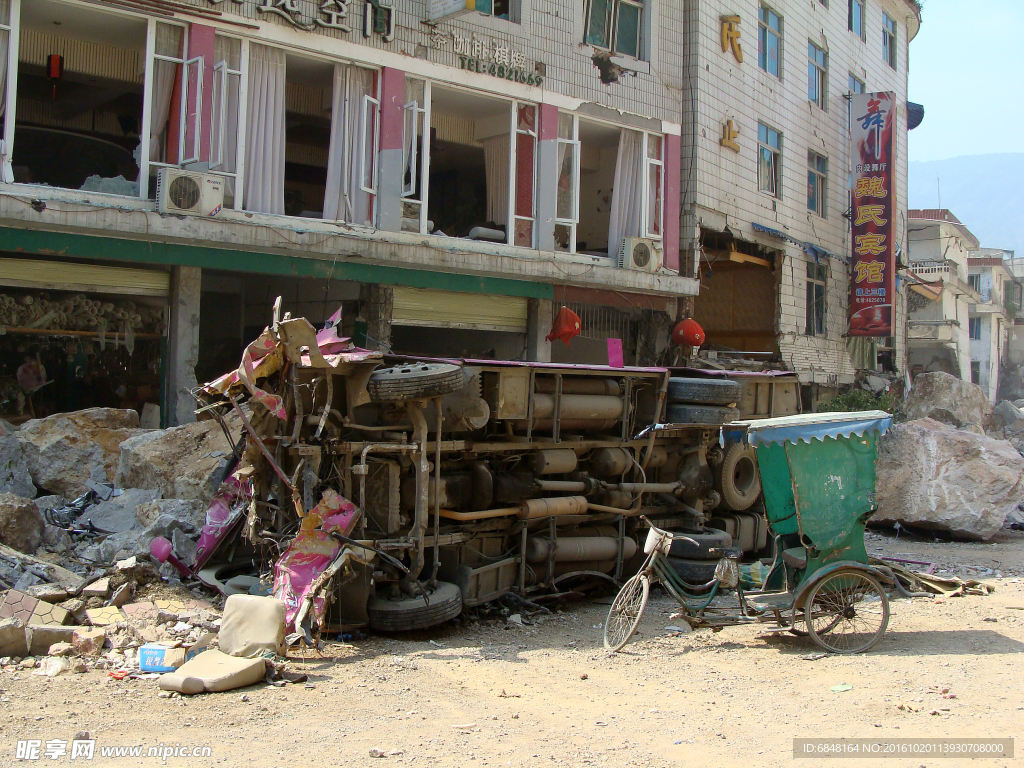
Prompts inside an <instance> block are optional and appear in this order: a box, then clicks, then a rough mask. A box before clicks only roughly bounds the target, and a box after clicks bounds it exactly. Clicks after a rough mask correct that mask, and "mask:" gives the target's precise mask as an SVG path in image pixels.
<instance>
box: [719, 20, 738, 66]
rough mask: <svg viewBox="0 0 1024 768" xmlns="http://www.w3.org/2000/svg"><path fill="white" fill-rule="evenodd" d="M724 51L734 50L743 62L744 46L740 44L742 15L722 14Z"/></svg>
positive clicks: (734, 54)
mask: <svg viewBox="0 0 1024 768" xmlns="http://www.w3.org/2000/svg"><path fill="white" fill-rule="evenodd" d="M721 22H722V53H725V52H726V51H728V50H732V55H733V56H734V57H735V58H736V61H738V62H739V63H740V64H742V63H743V46H741V45H740V29H739V27H740V17H739V16H722V17H721Z"/></svg>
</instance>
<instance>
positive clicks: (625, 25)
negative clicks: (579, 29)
mask: <svg viewBox="0 0 1024 768" xmlns="http://www.w3.org/2000/svg"><path fill="white" fill-rule="evenodd" d="M643 13H644V3H643V2H637V0H590V1H589V3H588V4H587V9H586V24H587V29H586V32H585V33H584V38H583V39H584V40H585V41H586V42H587V43H589V44H590V45H593V46H595V47H597V48H604V49H605V50H609V51H612V52H614V53H621V54H624V55H626V56H632V57H633V58H634V59H639V58H641V57H642V55H643V48H642V45H641V43H642V39H643Z"/></svg>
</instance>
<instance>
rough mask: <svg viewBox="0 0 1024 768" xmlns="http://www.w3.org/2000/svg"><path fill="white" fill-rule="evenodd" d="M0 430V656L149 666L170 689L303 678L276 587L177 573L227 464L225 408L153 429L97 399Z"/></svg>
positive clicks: (147, 673) (27, 665)
mask: <svg viewBox="0 0 1024 768" xmlns="http://www.w3.org/2000/svg"><path fill="white" fill-rule="evenodd" d="M224 426H225V427H226V428H227V429H230V428H231V427H232V426H234V427H236V428H237V429H236V431H240V426H239V424H238V422H237V419H234V420H233V419H225V420H224ZM0 433H2V434H0V589H2V590H3V592H0V598H2V599H0V667H3V668H4V669H24V670H30V671H31V672H32V674H37V675H43V676H47V677H54V676H57V675H60V674H64V673H74V672H86V671H88V670H105V671H107V672H108V674H109V675H111V676H112V677H114V678H116V679H124V678H126V677H133V678H143V679H146V678H153V679H158V680H159V685H160V687H161V688H162V689H164V690H165V691H167V693H165V694H163V695H178V694H179V693H185V694H194V693H199V692H202V691H215V690H227V689H229V688H235V687H240V686H243V685H250V684H252V683H253V682H258V681H260V680H264V679H265V680H267V682H271V683H273V684H276V685H283V684H285V682H286V681H290V682H297V681H299V680H300V679H304V678H303V677H302V676H300V675H295V674H292V673H290V672H288V670H287V665H286V663H285V660H284V653H285V642H284V641H285V624H284V605H283V603H282V602H281V601H280V600H277V599H275V598H272V597H268V596H263V595H232V596H231V597H228V598H227V600H225V599H224V596H222V595H217V596H215V597H213V598H212V599H210V597H209V593H208V592H207V593H204V592H202V591H200V590H199V589H195V590H189V589H187V588H186V586H185V585H184V584H183V583H182V580H183V577H184V576H185V575H186V574H189V575H191V571H190V566H191V565H192V564H193V562H194V559H195V553H196V539H197V538H198V535H199V533H200V531H201V529H202V528H203V526H204V525H205V524H206V522H207V514H208V507H210V506H211V503H213V502H214V500H215V494H216V491H217V489H218V487H219V486H220V485H221V482H222V480H223V478H224V477H225V474H226V472H227V470H228V467H229V466H230V465H231V461H230V457H231V456H232V453H233V450H234V446H233V445H232V444H231V442H230V441H229V439H228V436H229V433H228V432H227V431H226V430H225V429H222V427H221V425H220V424H218V422H217V421H200V422H197V423H194V424H188V425H185V426H181V427H174V428H171V429H165V430H146V429H140V428H139V416H138V414H137V413H136V412H134V411H125V410H116V409H109V408H93V409H88V410H84V411H78V412H75V413H65V414H59V415H56V416H51V417H47V418H43V419H36V420H32V421H28V422H26V423H25V424H24V425H22V426H21V428H20V429H17V428H14V427H13V426H11V425H10V424H7V423H5V422H0ZM160 551H165V552H169V554H164V556H163V557H157V556H155V555H154V554H153V553H154V552H160ZM161 560H165V561H166V562H161ZM189 580H190V579H189ZM256 591H263V592H269V585H268V586H267V587H266V589H263V590H259V589H258V590H256ZM200 652H202V653H200Z"/></svg>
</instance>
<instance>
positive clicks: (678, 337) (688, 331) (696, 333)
mask: <svg viewBox="0 0 1024 768" xmlns="http://www.w3.org/2000/svg"><path fill="white" fill-rule="evenodd" d="M704 339H705V336H704V329H703V328H701V327H700V323H698V322H697V321H696V320H694V319H693V318H692V317H688V318H686V319H685V320H683V321H682V322H681V323H677V324H676V327H675V328H673V329H672V343H673V344H675V345H676V346H679V347H683V346H686V347H699V346H701V345H702V344H703V343H704Z"/></svg>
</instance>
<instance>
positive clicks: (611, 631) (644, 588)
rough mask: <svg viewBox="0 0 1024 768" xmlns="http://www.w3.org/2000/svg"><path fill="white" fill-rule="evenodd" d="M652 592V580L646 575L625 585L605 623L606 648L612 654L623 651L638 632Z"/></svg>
mask: <svg viewBox="0 0 1024 768" xmlns="http://www.w3.org/2000/svg"><path fill="white" fill-rule="evenodd" d="M650 591H651V580H650V578H649V577H648V576H647V574H645V573H638V574H637V575H636V576H634V577H633V578H631V579H630V580H629V581H627V582H626V583H625V584H623V585H622V589H620V590H619V594H617V595H616V596H615V600H614V601H613V602H612V607H611V608H609V609H608V618H607V619H605V622H604V647H605V648H607V649H608V650H609V651H611V652H612V653H615V652H616V651H618V650H621V649H622V648H623V646H625V645H626V643H628V642H629V638H631V637H632V636H633V633H634V632H636V628H637V626H639V624H640V619H641V618H642V617H643V615H644V609H645V608H646V607H647V596H648V595H649V594H650Z"/></svg>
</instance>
